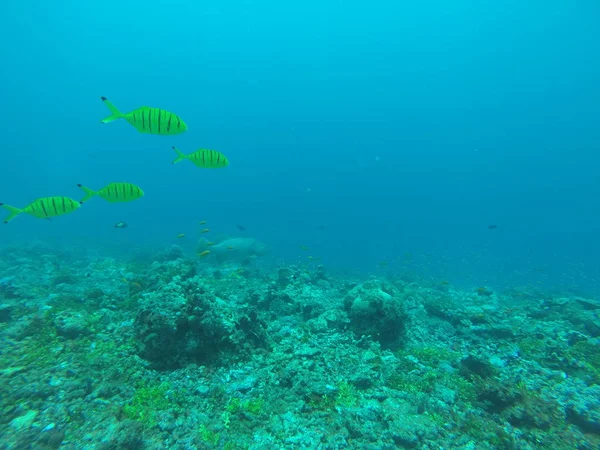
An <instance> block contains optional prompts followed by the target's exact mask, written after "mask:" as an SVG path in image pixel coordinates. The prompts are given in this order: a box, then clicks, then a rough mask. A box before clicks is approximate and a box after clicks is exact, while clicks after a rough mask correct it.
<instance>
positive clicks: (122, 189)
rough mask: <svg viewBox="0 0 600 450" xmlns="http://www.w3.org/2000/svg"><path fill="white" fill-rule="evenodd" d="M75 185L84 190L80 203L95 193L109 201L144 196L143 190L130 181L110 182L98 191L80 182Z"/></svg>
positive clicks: (128, 199) (120, 200) (115, 201)
mask: <svg viewBox="0 0 600 450" xmlns="http://www.w3.org/2000/svg"><path fill="white" fill-rule="evenodd" d="M77 187H79V188H81V189H83V191H84V192H85V197H83V199H82V200H81V203H83V202H85V201H87V200H89V199H90V198H92V197H93V196H95V195H99V196H100V197H102V198H103V199H104V200H106V201H107V202H111V203H117V202H130V201H132V200H137V199H138V198H142V197H143V196H144V191H142V190H141V189H140V188H139V187H138V186H136V185H135V184H131V183H110V184H109V185H108V186H106V187H103V188H102V189H100V190H99V191H93V190H92V189H90V188H88V187H85V186H83V185H81V184H78V185H77Z"/></svg>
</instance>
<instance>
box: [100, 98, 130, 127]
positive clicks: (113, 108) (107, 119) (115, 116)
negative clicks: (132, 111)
mask: <svg viewBox="0 0 600 450" xmlns="http://www.w3.org/2000/svg"><path fill="white" fill-rule="evenodd" d="M100 98H101V99H102V101H103V102H104V104H105V105H106V106H107V107H108V109H110V112H111V115H110V116H108V117H105V118H104V119H102V120H101V121H100V122H101V123H108V122H112V121H113V120H117V119H122V118H123V117H125V114H123V113H121V111H119V110H118V109H117V107H116V106H115V105H113V104H112V103H111V102H110V101H109V100H108V99H107V98H106V97H100Z"/></svg>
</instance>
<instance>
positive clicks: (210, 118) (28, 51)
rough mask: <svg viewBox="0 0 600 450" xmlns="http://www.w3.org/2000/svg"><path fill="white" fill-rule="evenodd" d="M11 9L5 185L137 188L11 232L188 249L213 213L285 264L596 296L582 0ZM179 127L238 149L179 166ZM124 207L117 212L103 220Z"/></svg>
mask: <svg viewBox="0 0 600 450" xmlns="http://www.w3.org/2000/svg"><path fill="white" fill-rule="evenodd" d="M2 9H3V12H2V14H1V15H0V36H1V37H2V42H3V43H4V45H2V46H1V47H0V64H1V66H0V67H1V70H0V87H1V89H2V107H1V108H0V123H1V124H2V151H1V152H0V165H1V167H2V169H3V176H2V177H1V178H0V201H2V202H5V203H8V204H11V205H15V206H18V207H22V206H25V205H26V204H28V203H29V202H31V201H32V200H34V199H35V198H38V197H44V196H51V195H66V196H71V197H74V198H77V199H78V198H80V197H82V196H83V195H82V193H81V192H80V191H79V190H78V188H77V187H76V184H77V183H83V184H85V185H87V186H90V187H92V188H94V189H100V188H101V187H103V186H105V185H106V184H108V183H110V182H113V181H127V182H132V183H135V184H138V185H140V186H141V187H142V188H143V189H144V191H145V192H146V196H145V198H143V199H142V200H139V201H136V202H132V203H125V204H109V203H107V202H104V201H103V200H101V199H94V200H93V201H90V202H89V203H86V204H85V205H84V206H83V207H82V208H81V210H80V211H77V212H76V213H74V214H71V215H68V216H65V217H58V218H56V219H54V220H53V221H51V222H49V221H43V220H39V219H35V218H32V217H25V216H22V217H18V218H17V219H15V220H14V221H13V222H11V223H10V224H7V225H5V226H3V227H2V229H1V230H0V233H1V239H2V242H4V243H9V244H10V243H27V242H31V241H33V240H43V241H44V240H47V241H49V242H57V243H59V244H60V245H78V246H89V247H90V248H91V247H94V246H96V247H108V248H110V247H115V248H116V247H119V248H121V249H128V248H134V247H136V246H139V245H150V246H157V247H160V246H167V245H171V244H173V243H177V244H183V245H184V246H187V247H186V248H187V249H188V250H189V251H192V250H193V248H194V242H195V239H196V236H197V229H198V221H199V220H208V221H209V223H210V227H211V229H212V230H213V232H214V233H224V234H230V235H240V231H239V230H238V229H237V228H236V225H237V224H241V225H244V226H245V227H247V231H246V232H245V233H246V234H247V235H250V236H252V237H255V238H257V239H261V240H264V241H265V242H267V243H269V244H270V245H271V246H272V247H273V250H274V254H275V255H276V256H277V257H278V258H280V259H281V260H285V261H295V260H297V259H298V258H299V257H304V255H301V256H299V255H300V253H301V251H300V250H299V246H301V245H306V246H308V247H309V248H310V252H311V254H314V256H315V257H320V258H322V262H323V263H324V264H326V265H328V266H330V267H332V268H340V269H342V268H344V269H351V270H356V271H361V272H365V273H379V272H381V271H382V270H383V269H381V267H380V266H379V263H380V262H382V261H386V262H388V263H389V269H385V270H391V271H399V270H417V271H422V272H425V273H429V274H431V276H432V277H445V278H448V279H449V280H450V281H452V282H455V283H458V284H461V283H462V284H467V285H468V284H473V285H482V284H491V285H495V286H496V287H509V286H512V285H524V284H534V285H540V286H542V287H545V288H547V289H548V290H552V289H562V290H570V291H573V292H579V293H582V294H586V295H596V294H598V293H599V292H600V268H599V264H598V259H597V255H598V252H599V251H600V238H599V233H598V231H599V230H600V214H599V212H598V199H599V198H600V183H599V182H598V167H599V163H600V156H598V155H599V149H600V126H599V124H600V86H599V84H598V80H599V79H600V60H599V59H598V55H599V54H600V26H598V23H599V22H598V20H599V19H598V18H599V17H600V4H598V3H597V2H593V1H579V2H559V1H550V2H547V1H545V2H541V1H540V2H523V1H513V0H506V1H502V2H481V1H465V0H458V1H454V2H450V1H441V0H439V1H421V2H398V1H379V2H370V3H365V2H362V1H326V0H319V1H316V0H306V1H303V2H281V1H273V0H271V1H253V2H250V1H239V0H238V1H221V2H192V1H173V0H170V1H165V0H162V1H158V0H153V1H144V2H142V1H137V0H136V1H127V2H122V1H115V0H107V1H103V2H96V3H93V2H75V1H69V2H67V1H63V2H58V3H57V2H53V3H51V2H45V1H41V0H38V1H31V0H30V1H23V2H10V3H9V4H7V5H4V6H3V7H2ZM100 96H106V97H108V98H109V99H110V100H111V101H113V103H114V104H115V105H116V106H117V107H119V108H120V109H121V110H123V111H131V110H133V109H135V108H138V107H140V106H144V105H147V106H153V107H158V108H163V109H167V110H169V111H173V112H175V113H177V114H178V115H180V116H181V117H182V118H183V119H184V120H185V121H186V123H187V124H188V126H189V131H188V132H186V133H184V134H181V135H177V136H170V137H168V136H153V135H144V134H141V133H138V132H137V131H136V130H135V129H134V128H133V127H131V126H130V125H128V124H127V123H126V122H125V121H122V120H121V121H117V122H113V123H110V124H105V125H103V124H100V122H99V121H100V119H102V118H104V117H105V116H107V115H109V112H108V110H107V108H106V107H105V106H104V105H103V103H102V102H101V101H100ZM172 145H176V146H178V147H179V148H181V149H182V150H183V151H185V152H191V151H193V150H196V149H198V148H200V147H208V148H214V149H217V150H219V151H221V152H223V153H224V154H225V155H226V156H227V157H228V158H229V160H230V161H231V165H230V166H229V167H228V168H226V169H224V170H214V171H210V170H201V169H198V168H196V167H194V166H193V165H192V164H187V163H185V164H184V163H182V164H178V165H176V166H173V165H171V161H172V160H173V159H174V157H175V154H174V152H173V151H172V149H171V146H172ZM121 220H124V221H127V222H128V223H129V228H128V229H125V230H115V229H113V225H114V223H116V222H118V221H121ZM491 224H494V225H497V226H498V228H497V229H495V230H490V229H488V225H491ZM323 227H324V229H319V228H323ZM179 233H186V235H187V241H185V242H182V241H181V240H177V239H175V236H176V235H177V234H179ZM407 253H410V254H411V255H412V258H410V262H409V263H406V259H407V257H406V256H405V255H406V254H407Z"/></svg>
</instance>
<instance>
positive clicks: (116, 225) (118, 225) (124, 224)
mask: <svg viewBox="0 0 600 450" xmlns="http://www.w3.org/2000/svg"><path fill="white" fill-rule="evenodd" d="M128 226H129V225H127V222H117V223H116V224H115V226H114V227H113V228H127V227H128Z"/></svg>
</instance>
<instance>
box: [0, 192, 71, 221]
mask: <svg viewBox="0 0 600 450" xmlns="http://www.w3.org/2000/svg"><path fill="white" fill-rule="evenodd" d="M0 206H2V207H3V208H4V209H8V210H9V211H10V214H9V215H8V217H7V218H6V219H4V223H8V222H10V221H11V220H13V219H14V218H15V217H17V216H18V215H19V214H21V213H26V214H30V215H32V216H34V217H39V218H40V219H49V218H50V217H55V216H62V215H63V214H68V213H70V212H73V211H75V210H76V209H78V208H79V207H80V206H81V204H80V203H79V202H78V201H76V200H73V199H72V198H69V197H44V198H38V199H37V200H34V201H33V202H31V203H30V204H29V205H27V206H26V207H25V208H23V209H19V208H15V207H14V206H10V205H7V204H5V203H0Z"/></svg>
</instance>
